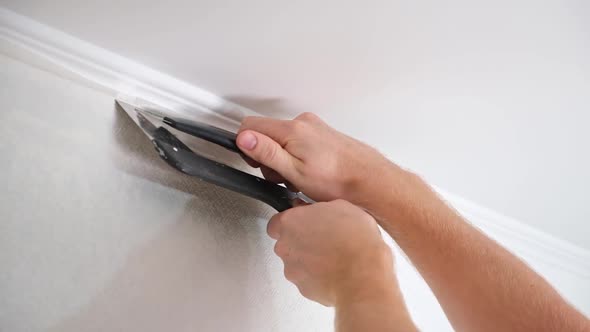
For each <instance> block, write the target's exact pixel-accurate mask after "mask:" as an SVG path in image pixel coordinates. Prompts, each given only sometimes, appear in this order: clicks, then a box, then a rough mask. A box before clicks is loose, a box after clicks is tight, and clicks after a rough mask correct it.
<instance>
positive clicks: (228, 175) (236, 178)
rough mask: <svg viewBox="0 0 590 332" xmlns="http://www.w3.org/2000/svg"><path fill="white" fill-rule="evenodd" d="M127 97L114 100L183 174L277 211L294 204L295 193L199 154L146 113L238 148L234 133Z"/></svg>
mask: <svg viewBox="0 0 590 332" xmlns="http://www.w3.org/2000/svg"><path fill="white" fill-rule="evenodd" d="M129 99H132V100H134V98H127V97H122V96H119V97H117V98H116V99H115V100H116V102H117V104H119V106H120V107H121V108H122V109H123V110H124V111H125V112H126V113H127V115H129V117H131V119H132V120H133V122H135V123H136V124H137V125H138V126H139V127H140V128H141V130H142V131H143V132H144V134H146V136H147V137H148V138H149V139H150V140H151V141H152V143H153V144H154V147H155V148H156V151H157V152H158V154H159V155H160V157H161V158H162V159H164V160H165V161H166V162H167V163H168V164H169V165H170V166H172V167H174V168H176V169H177V170H179V171H181V172H183V173H185V174H188V175H192V176H195V177H197V178H199V179H202V180H204V181H207V182H209V183H212V184H215V185H218V186H220V187H223V188H226V189H229V190H232V191H235V192H237V193H240V194H243V195H246V196H248V197H251V198H254V199H257V200H260V201H262V202H264V203H266V204H268V205H270V206H272V207H273V208H275V209H276V210H277V211H279V212H280V211H284V210H287V209H289V208H291V207H293V204H294V200H296V199H297V198H298V197H299V196H298V193H294V192H292V191H290V190H288V189H287V188H285V187H283V186H280V185H277V184H275V183H273V182H270V181H268V180H265V179H263V178H260V177H257V176H254V175H252V174H248V173H246V172H242V171H240V170H237V169H235V168H232V167H230V166H228V165H225V164H223V163H219V162H217V161H214V160H211V159H208V158H206V157H204V156H202V155H199V154H198V153H196V152H194V151H192V150H191V149H190V148H189V147H188V146H186V145H185V144H184V143H182V142H181V141H180V140H179V139H178V138H177V137H176V136H175V135H174V134H173V133H172V132H170V131H169V130H168V129H166V128H165V127H164V126H157V124H155V123H154V122H152V121H150V119H148V117H150V116H153V117H156V118H157V119H159V120H161V121H162V122H164V123H167V122H168V125H170V126H172V127H174V126H176V127H179V128H178V130H181V131H183V132H185V133H188V134H190V135H193V136H196V137H199V138H202V139H205V140H207V141H210V142H212V143H215V144H218V145H221V146H223V147H225V148H227V149H229V150H231V151H234V152H239V149H238V148H237V146H236V145H235V144H236V143H235V137H236V134H235V133H232V132H229V131H226V130H224V129H221V128H217V127H214V126H210V125H207V124H203V123H198V122H190V123H189V122H185V121H182V120H179V119H174V118H171V117H167V116H165V115H164V114H162V113H160V112H157V111H155V110H153V109H152V110H150V109H147V108H145V107H143V108H142V107H140V106H136V105H133V104H132V103H130V102H127V101H126V100H129ZM156 123H157V122H156Z"/></svg>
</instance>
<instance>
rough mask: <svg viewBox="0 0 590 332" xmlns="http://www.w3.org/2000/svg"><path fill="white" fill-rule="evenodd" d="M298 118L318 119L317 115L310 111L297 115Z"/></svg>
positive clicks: (306, 119)
mask: <svg viewBox="0 0 590 332" xmlns="http://www.w3.org/2000/svg"><path fill="white" fill-rule="evenodd" d="M297 118H298V119H300V120H304V121H316V120H319V117H318V116H317V115H315V114H314V113H312V112H303V113H301V114H300V115H299V116H298V117H297Z"/></svg>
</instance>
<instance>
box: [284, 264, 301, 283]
mask: <svg viewBox="0 0 590 332" xmlns="http://www.w3.org/2000/svg"><path fill="white" fill-rule="evenodd" d="M283 274H284V275H285V279H287V280H289V281H291V282H296V281H297V280H298V278H297V276H298V273H297V271H296V270H295V269H294V268H293V267H291V265H289V264H285V268H284V269H283Z"/></svg>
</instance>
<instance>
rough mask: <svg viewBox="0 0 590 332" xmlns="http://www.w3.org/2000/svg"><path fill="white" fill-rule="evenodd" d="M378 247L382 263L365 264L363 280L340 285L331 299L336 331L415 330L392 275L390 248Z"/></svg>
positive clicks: (395, 279)
mask: <svg viewBox="0 0 590 332" xmlns="http://www.w3.org/2000/svg"><path fill="white" fill-rule="evenodd" d="M384 247H385V246H384ZM381 251H382V252H383V258H384V259H381V261H382V263H371V264H370V265H369V266H372V268H371V269H367V271H366V272H367V273H366V275H367V277H366V280H364V281H363V282H356V281H354V280H351V281H350V283H349V284H348V285H342V286H341V291H340V296H339V297H338V300H337V301H336V303H335V309H336V310H335V313H336V316H335V327H336V332H356V331H377V332H378V331H404V332H406V331H417V328H416V327H415V325H414V323H413V322H412V319H411V318H410V315H409V313H408V311H407V308H406V305H405V303H404V299H403V295H402V293H401V291H400V289H399V285H398V282H397V278H396V277H395V272H394V269H393V264H392V262H393V260H392V258H393V257H392V253H391V250H390V249H389V248H383V249H381Z"/></svg>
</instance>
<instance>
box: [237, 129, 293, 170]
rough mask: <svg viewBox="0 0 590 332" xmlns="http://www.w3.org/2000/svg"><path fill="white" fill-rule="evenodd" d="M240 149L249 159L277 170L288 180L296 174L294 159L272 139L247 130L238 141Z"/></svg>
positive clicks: (240, 135)
mask: <svg viewBox="0 0 590 332" xmlns="http://www.w3.org/2000/svg"><path fill="white" fill-rule="evenodd" d="M236 143H237V144H238V147H239V148H240V150H242V152H244V154H246V155H247V156H248V157H250V158H252V159H254V160H255V161H257V162H259V163H261V164H262V165H265V166H267V167H268V168H271V169H273V170H275V171H276V172H277V173H279V174H280V175H282V176H283V177H285V178H286V179H292V178H293V177H292V176H293V174H294V169H295V168H294V166H293V157H292V156H291V155H290V154H289V152H287V151H286V150H285V149H283V147H282V146H281V145H280V144H279V143H277V142H276V141H274V140H273V139H272V138H270V137H268V136H266V135H263V134H261V133H258V132H255V131H252V130H245V131H243V132H241V133H240V134H239V135H238V138H237V139H236Z"/></svg>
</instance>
